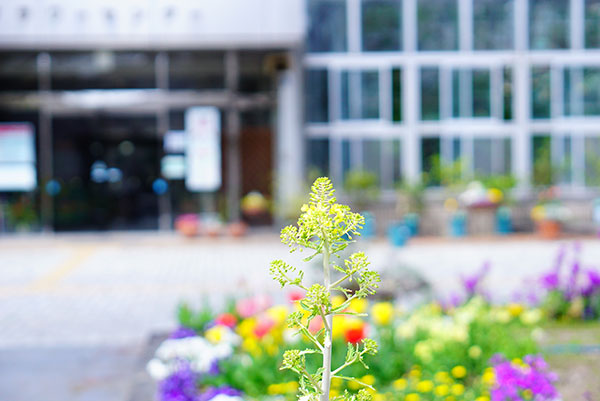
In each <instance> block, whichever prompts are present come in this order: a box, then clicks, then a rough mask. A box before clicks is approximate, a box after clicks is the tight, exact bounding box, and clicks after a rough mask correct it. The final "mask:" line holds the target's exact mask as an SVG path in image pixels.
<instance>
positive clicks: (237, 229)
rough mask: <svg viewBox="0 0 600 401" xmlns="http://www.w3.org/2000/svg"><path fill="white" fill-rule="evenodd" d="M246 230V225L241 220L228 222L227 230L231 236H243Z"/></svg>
mask: <svg viewBox="0 0 600 401" xmlns="http://www.w3.org/2000/svg"><path fill="white" fill-rule="evenodd" d="M247 230H248V225H247V224H246V223H244V222H242V221H237V222H234V223H231V224H229V226H228V227H227V231H228V232H229V235H231V236H232V237H238V238H239V237H243V236H244V235H245V234H246V231H247Z"/></svg>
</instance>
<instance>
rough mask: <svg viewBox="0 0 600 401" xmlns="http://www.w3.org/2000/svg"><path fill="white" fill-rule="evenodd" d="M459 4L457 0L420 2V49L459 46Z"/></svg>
mask: <svg viewBox="0 0 600 401" xmlns="http://www.w3.org/2000/svg"><path fill="white" fill-rule="evenodd" d="M457 8H458V5H457V1H456V0H420V1H419V2H418V9H417V13H418V16H417V18H418V22H417V24H418V31H419V32H418V48H419V50H456V49H457V48H458V9H457Z"/></svg>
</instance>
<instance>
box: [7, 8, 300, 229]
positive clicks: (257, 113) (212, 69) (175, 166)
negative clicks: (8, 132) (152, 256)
mask: <svg viewBox="0 0 600 401" xmlns="http://www.w3.org/2000/svg"><path fill="white" fill-rule="evenodd" d="M304 15H305V14H304V2H303V1H301V0H286V1H285V2H282V1H279V0H256V1H244V0H220V1H218V2H215V1H193V0H177V1H173V0H158V1H146V0H130V1H122V0H90V1H85V2H81V1H79V0H61V1H46V0H40V1H37V0H36V1H30V0H5V1H2V2H1V3H0V123H4V125H2V124H0V128H1V127H4V128H5V129H9V128H11V127H14V126H15V125H14V123H27V126H29V127H32V128H33V132H34V136H35V152H34V153H35V155H36V157H35V162H34V163H35V170H36V173H37V186H36V187H35V188H32V191H30V192H25V193H24V192H23V191H22V190H21V189H20V188H16V187H13V188H8V190H6V191H3V192H2V194H1V195H0V197H1V199H0V203H2V204H3V206H4V207H3V208H2V209H4V213H2V214H3V215H4V219H0V220H3V222H4V223H6V221H7V220H10V219H11V218H15V219H16V220H18V218H19V217H20V218H21V219H22V218H23V217H24V215H31V214H32V213H33V214H35V213H39V215H40V217H41V223H42V225H43V226H44V227H45V228H47V229H54V230H81V229H84V230H85V229H149V228H157V227H163V228H170V227H171V226H172V220H173V217H174V216H176V215H179V214H183V213H197V212H198V211H200V210H204V211H207V210H208V211H212V212H218V213H221V214H222V215H224V216H226V217H227V218H228V219H229V220H237V219H238V218H239V217H240V199H241V197H242V196H243V195H244V194H246V193H248V192H250V191H253V190H257V191H260V192H262V193H263V194H265V195H266V196H267V197H269V198H274V199H277V200H278V201H280V202H285V199H286V198H287V197H289V196H290V195H289V194H291V193H294V194H295V193H296V192H297V188H295V185H297V184H296V183H299V182H301V181H302V175H303V168H304V161H303V153H302V149H303V139H302V132H301V130H302V114H301V112H302V103H301V96H302V90H301V80H302V76H303V75H302V65H301V54H302V48H303V46H304V33H305V20H304ZM199 106H200V107H203V106H208V107H216V108H217V109H218V112H219V115H220V119H221V121H220V122H219V125H220V127H221V130H220V132H219V134H220V140H219V142H220V143H219V144H218V145H220V154H219V155H217V156H216V157H215V155H212V156H211V157H212V158H214V159H215V160H219V159H220V160H221V161H222V163H221V168H220V169H217V170H220V171H217V172H216V173H217V175H218V176H219V177H217V178H214V177H213V181H214V180H216V182H220V185H219V189H218V190H216V191H205V192H202V191H199V192H197V191H191V190H189V188H188V186H186V184H185V179H184V175H185V172H184V171H182V168H181V167H183V170H185V169H186V168H189V163H187V161H186V159H185V158H184V155H183V154H182V153H183V152H184V149H183V148H182V146H183V145H182V146H180V149H175V150H173V149H172V148H173V146H171V145H172V144H173V143H176V142H177V140H175V141H174V142H173V141H172V140H171V139H168V140H167V139H166V137H169V138H176V137H177V135H176V133H177V132H182V131H185V130H186V117H185V115H186V111H187V110H189V109H190V108H193V107H199ZM21 126H23V125H22V124H21V125H19V127H21ZM169 132H175V133H174V134H173V135H167V133H169ZM12 136H13V137H14V136H15V135H14V134H13V135H12ZM0 139H1V138H0ZM166 142H169V144H170V145H167V143H166ZM13 143H14V140H13ZM20 143H21V144H22V145H23V146H26V144H25V141H20ZM180 145H181V144H180ZM0 146H2V145H0ZM13 146H17V145H13ZM174 147H175V148H177V147H178V145H175V146H174ZM217 147H219V146H217ZM218 151H219V150H217V152H218ZM30 153H31V152H30ZM1 155H2V153H0V180H1V179H2V177H6V176H7V174H8V173H7V174H4V175H2V172H3V171H4V170H6V171H9V170H10V169H13V170H14V163H12V161H11V160H10V157H9V158H7V160H3V159H2V157H1ZM3 169H4V170H3ZM7 169H8V170H7ZM11 171H12V170H11ZM197 176H199V177H200V179H201V178H202V172H200V174H197ZM282 177H284V178H285V179H281V178H282ZM30 180H31V179H30ZM7 185H8V184H7ZM0 187H2V185H1V183H0ZM23 210H27V211H28V213H23Z"/></svg>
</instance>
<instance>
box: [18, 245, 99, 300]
mask: <svg viewBox="0 0 600 401" xmlns="http://www.w3.org/2000/svg"><path fill="white" fill-rule="evenodd" d="M95 250H96V247H94V246H84V247H81V248H79V249H78V250H77V251H76V252H75V253H74V254H73V255H72V256H71V257H70V258H69V259H67V260H66V261H65V262H64V263H62V264H60V265H58V266H57V267H56V268H55V269H54V270H52V271H51V272H49V273H48V274H46V275H45V276H42V277H40V278H39V279H37V280H36V281H34V282H33V283H31V284H30V285H29V290H31V291H40V290H44V289H49V288H52V287H53V286H55V285H56V284H57V283H58V282H59V281H60V280H62V279H63V278H65V277H66V276H67V275H69V274H70V273H71V272H73V271H74V270H76V269H77V268H79V267H80V266H81V265H82V264H83V262H85V261H86V259H88V258H89V257H90V256H91V255H92V254H93V253H94V251H95Z"/></svg>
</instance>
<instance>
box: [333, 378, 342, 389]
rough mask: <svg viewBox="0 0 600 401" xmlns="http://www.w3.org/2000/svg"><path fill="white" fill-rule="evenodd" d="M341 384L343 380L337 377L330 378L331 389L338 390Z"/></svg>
mask: <svg viewBox="0 0 600 401" xmlns="http://www.w3.org/2000/svg"><path fill="white" fill-rule="evenodd" d="M343 383H344V380H342V379H340V378H339V377H332V378H331V387H333V388H340V387H342V384H343Z"/></svg>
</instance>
